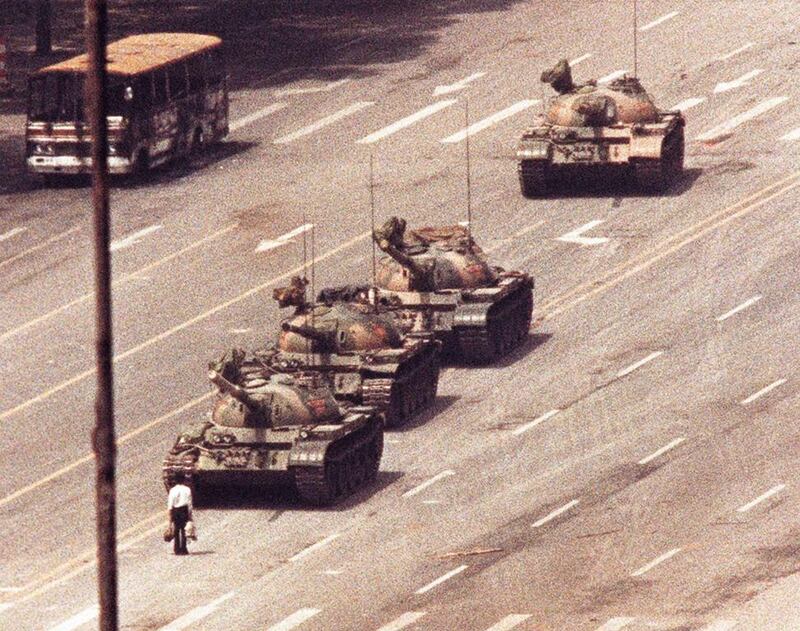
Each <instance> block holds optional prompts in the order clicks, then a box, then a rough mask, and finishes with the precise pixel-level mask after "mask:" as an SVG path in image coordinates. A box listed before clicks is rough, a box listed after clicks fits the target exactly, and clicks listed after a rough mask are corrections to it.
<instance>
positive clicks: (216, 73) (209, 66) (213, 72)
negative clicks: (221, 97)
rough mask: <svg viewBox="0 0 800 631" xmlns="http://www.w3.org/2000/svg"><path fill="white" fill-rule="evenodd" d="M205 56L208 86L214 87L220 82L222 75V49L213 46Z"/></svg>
mask: <svg viewBox="0 0 800 631" xmlns="http://www.w3.org/2000/svg"><path fill="white" fill-rule="evenodd" d="M205 58H206V79H207V80H208V87H210V88H216V87H219V85H220V84H221V83H222V79H223V76H224V66H223V63H222V50H221V49H219V48H215V49H213V50H211V51H210V52H209V53H208V54H206V55H205Z"/></svg>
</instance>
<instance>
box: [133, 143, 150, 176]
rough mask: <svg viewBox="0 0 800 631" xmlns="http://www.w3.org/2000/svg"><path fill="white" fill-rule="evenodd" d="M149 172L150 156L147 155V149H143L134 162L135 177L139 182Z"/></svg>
mask: <svg viewBox="0 0 800 631" xmlns="http://www.w3.org/2000/svg"><path fill="white" fill-rule="evenodd" d="M149 170H150V155H149V154H148V153H147V149H141V150H140V151H139V153H137V154H136V159H135V160H134V161H133V177H134V178H136V179H137V180H138V179H140V178H142V177H144V176H145V174H146V173H147V172H148V171H149Z"/></svg>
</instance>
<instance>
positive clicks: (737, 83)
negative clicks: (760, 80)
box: [714, 68, 764, 94]
mask: <svg viewBox="0 0 800 631" xmlns="http://www.w3.org/2000/svg"><path fill="white" fill-rule="evenodd" d="M762 72H764V70H763V69H762V68H756V69H755V70H751V71H750V72H746V73H745V74H743V75H742V76H741V77H739V78H738V79H734V80H733V81H720V82H719V83H718V84H717V85H716V86H714V94H719V93H720V92H728V91H729V90H735V89H736V88H741V87H742V86H745V85H747V83H748V81H750V79H753V78H755V77H757V76H758V75H760V74H761V73H762Z"/></svg>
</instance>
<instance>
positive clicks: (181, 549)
mask: <svg viewBox="0 0 800 631" xmlns="http://www.w3.org/2000/svg"><path fill="white" fill-rule="evenodd" d="M188 521H189V507H188V506H178V507H177V508H173V509H172V523H173V524H174V526H175V538H174V539H173V540H172V549H173V551H174V552H175V554H189V551H188V550H187V549H186V522H188Z"/></svg>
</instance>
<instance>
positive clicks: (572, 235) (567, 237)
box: [556, 219, 608, 245]
mask: <svg viewBox="0 0 800 631" xmlns="http://www.w3.org/2000/svg"><path fill="white" fill-rule="evenodd" d="M601 223H603V220H602V219H593V220H592V221H590V222H589V223H585V224H583V225H582V226H581V227H579V228H575V230H572V231H571V232H568V233H567V234H563V235H561V236H560V237H558V238H557V239H556V241H564V242H565V243H577V244H578V245H600V244H601V243H605V242H606V241H608V238H607V237H584V236H583V233H584V232H589V230H593V229H594V228H596V227H597V226H599V225H600V224H601Z"/></svg>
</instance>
